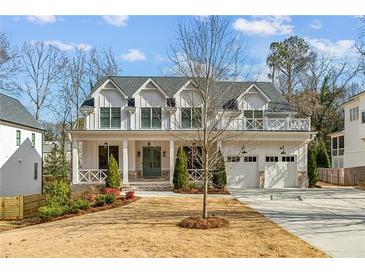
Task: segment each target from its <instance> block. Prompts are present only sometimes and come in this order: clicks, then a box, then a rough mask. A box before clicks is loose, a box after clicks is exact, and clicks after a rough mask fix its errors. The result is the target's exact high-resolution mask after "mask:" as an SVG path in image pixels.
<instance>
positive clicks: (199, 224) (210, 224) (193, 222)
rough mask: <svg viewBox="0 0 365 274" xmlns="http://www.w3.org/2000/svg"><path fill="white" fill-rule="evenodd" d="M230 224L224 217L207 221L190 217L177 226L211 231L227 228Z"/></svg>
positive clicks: (210, 218)
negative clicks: (212, 229)
mask: <svg viewBox="0 0 365 274" xmlns="http://www.w3.org/2000/svg"><path fill="white" fill-rule="evenodd" d="M228 224H229V222H228V221H227V220H226V219H224V218H222V217H208V218H206V219H204V218H202V217H189V218H186V219H184V220H182V221H181V222H180V223H178V224H177V225H178V226H180V227H184V228H193V229H211V228H218V227H222V226H227V225H228Z"/></svg>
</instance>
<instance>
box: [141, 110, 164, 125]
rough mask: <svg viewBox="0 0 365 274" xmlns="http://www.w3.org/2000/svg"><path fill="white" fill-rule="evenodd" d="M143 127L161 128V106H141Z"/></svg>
mask: <svg viewBox="0 0 365 274" xmlns="http://www.w3.org/2000/svg"><path fill="white" fill-rule="evenodd" d="M141 128H161V108H145V107H143V108H141Z"/></svg>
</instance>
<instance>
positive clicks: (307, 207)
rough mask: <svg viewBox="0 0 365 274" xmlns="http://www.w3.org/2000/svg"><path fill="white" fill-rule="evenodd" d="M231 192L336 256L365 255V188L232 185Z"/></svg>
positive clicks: (286, 227) (240, 199) (289, 229)
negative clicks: (245, 188) (236, 186)
mask: <svg viewBox="0 0 365 274" xmlns="http://www.w3.org/2000/svg"><path fill="white" fill-rule="evenodd" d="M230 191H231V194H232V195H233V196H234V197H235V198H237V199H238V200H239V201H241V202H242V203H247V204H248V205H249V206H251V207H252V208H254V209H256V210H257V211H259V212H260V213H262V214H264V215H265V216H266V217H268V218H270V219H271V220H272V221H274V222H276V223H277V224H279V225H281V226H282V227H284V228H285V229H286V230H288V231H290V232H292V233H293V234H295V235H297V236H298V237H300V238H302V239H303V240H305V241H307V242H308V243H310V244H311V245H313V246H315V247H317V248H319V249H321V250H322V251H324V252H326V253H327V254H328V255H330V256H332V257H361V258H364V257H365V191H362V190H357V189H323V188H322V189H271V190H268V189H259V190H257V189H255V190H243V189H230Z"/></svg>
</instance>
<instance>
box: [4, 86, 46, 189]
mask: <svg viewBox="0 0 365 274" xmlns="http://www.w3.org/2000/svg"><path fill="white" fill-rule="evenodd" d="M42 142H43V129H42V128H41V126H40V124H39V123H38V122H37V121H36V120H35V119H34V118H33V116H32V115H31V114H30V113H29V112H28V111H27V110H26V108H25V107H24V106H23V105H22V104H21V103H20V102H19V101H18V100H17V99H14V98H12V97H9V96H7V95H4V94H1V93H0V196H15V195H19V194H23V195H29V194H35V193H41V192H42Z"/></svg>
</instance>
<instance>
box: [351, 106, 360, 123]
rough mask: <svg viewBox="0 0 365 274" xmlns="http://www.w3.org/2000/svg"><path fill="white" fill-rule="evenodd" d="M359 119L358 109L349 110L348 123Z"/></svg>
mask: <svg viewBox="0 0 365 274" xmlns="http://www.w3.org/2000/svg"><path fill="white" fill-rule="evenodd" d="M357 119H359V107H356V108H352V109H350V121H355V120H357Z"/></svg>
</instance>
